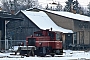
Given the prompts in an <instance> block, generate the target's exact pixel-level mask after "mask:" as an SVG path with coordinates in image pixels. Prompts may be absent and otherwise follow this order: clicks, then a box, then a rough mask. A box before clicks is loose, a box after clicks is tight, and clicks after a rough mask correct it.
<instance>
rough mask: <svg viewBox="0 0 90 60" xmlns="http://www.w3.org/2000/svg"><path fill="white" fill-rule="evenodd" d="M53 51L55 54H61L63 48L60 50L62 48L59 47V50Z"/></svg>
mask: <svg viewBox="0 0 90 60" xmlns="http://www.w3.org/2000/svg"><path fill="white" fill-rule="evenodd" d="M55 53H56V54H57V55H62V54H63V50H62V49H61V50H56V51H55Z"/></svg>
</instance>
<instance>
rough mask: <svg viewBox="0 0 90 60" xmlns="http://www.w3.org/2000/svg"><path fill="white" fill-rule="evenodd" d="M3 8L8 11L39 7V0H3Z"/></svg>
mask: <svg viewBox="0 0 90 60" xmlns="http://www.w3.org/2000/svg"><path fill="white" fill-rule="evenodd" d="M1 3H2V9H3V10H5V11H8V12H11V10H14V11H15V12H17V11H19V10H25V9H29V8H36V7H38V5H39V4H38V0H2V1H1Z"/></svg>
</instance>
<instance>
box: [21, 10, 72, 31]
mask: <svg viewBox="0 0 90 60" xmlns="http://www.w3.org/2000/svg"><path fill="white" fill-rule="evenodd" d="M21 12H23V13H24V14H25V15H26V16H27V17H28V18H29V19H30V20H31V21H32V22H33V23H35V24H36V25H37V26H38V27H39V28H40V29H44V30H46V29H50V28H52V30H53V31H60V32H63V33H73V31H72V30H68V29H64V28H61V27H59V26H57V25H56V24H55V23H54V22H53V21H52V20H51V19H50V18H49V17H48V15H47V14H46V13H45V12H43V11H39V12H35V11H26V10H24V11H21Z"/></svg>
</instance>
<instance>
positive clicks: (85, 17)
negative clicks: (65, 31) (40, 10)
mask: <svg viewBox="0 0 90 60" xmlns="http://www.w3.org/2000/svg"><path fill="white" fill-rule="evenodd" d="M45 11H48V12H51V13H54V14H57V15H61V16H65V17H68V18H73V19H77V20H82V21H90V17H88V16H84V15H80V14H74V13H70V12H65V11H50V10H45Z"/></svg>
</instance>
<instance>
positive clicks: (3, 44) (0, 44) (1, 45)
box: [0, 40, 26, 50]
mask: <svg viewBox="0 0 90 60" xmlns="http://www.w3.org/2000/svg"><path fill="white" fill-rule="evenodd" d="M21 42H23V43H24V45H26V40H0V50H1V49H12V48H13V47H14V46H19V45H20V44H21Z"/></svg>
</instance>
